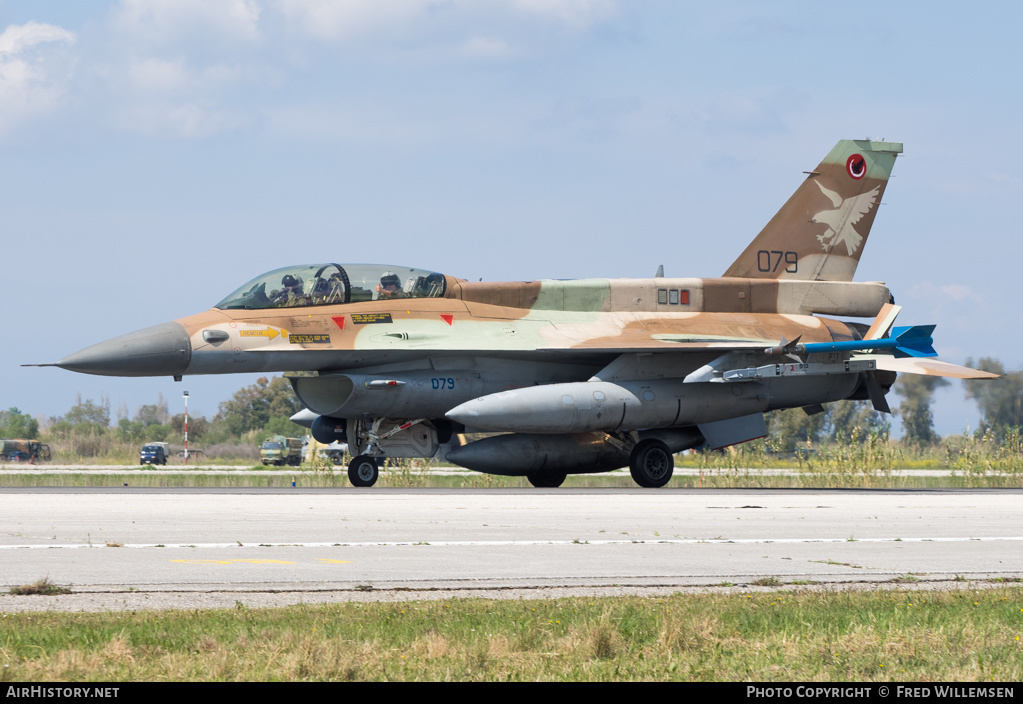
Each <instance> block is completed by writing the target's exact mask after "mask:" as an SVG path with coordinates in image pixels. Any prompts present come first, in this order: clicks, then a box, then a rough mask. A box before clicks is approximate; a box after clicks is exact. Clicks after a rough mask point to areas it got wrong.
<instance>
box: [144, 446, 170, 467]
mask: <svg viewBox="0 0 1023 704" xmlns="http://www.w3.org/2000/svg"><path fill="white" fill-rule="evenodd" d="M169 456H170V443H166V442H147V443H146V444H145V445H143V446H142V449H141V450H140V451H139V464H167V458H168V457H169Z"/></svg>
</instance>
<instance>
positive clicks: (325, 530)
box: [0, 488, 1023, 611]
mask: <svg viewBox="0 0 1023 704" xmlns="http://www.w3.org/2000/svg"><path fill="white" fill-rule="evenodd" d="M1021 499H1023V492H1021V491H1019V490H986V489H977V490H921V491H916V490H867V491H858V490H791V489H785V490H771V489H765V490H749V489H744V490H685V489H669V490H643V489H551V490H538V489H528V490H527V489H454V490H451V489H384V488H377V489H370V490H357V489H352V488H345V489H134V488H112V489H81V488H64V489H39V488H19V489H2V490H0V506H2V511H0V516H2V518H0V522H2V523H0V527H2V535H0V565H2V569H0V587H2V590H3V592H5V594H4V595H3V596H0V611H10V610H21V609H36V608H101V607H100V606H99V605H100V604H102V608H147V607H148V608H162V607H165V606H168V605H169V606H171V607H188V608H191V607H194V606H196V605H221V604H223V603H224V602H226V603H228V604H234V603H235V602H236V601H239V600H245V601H246V603H248V601H249V600H256V601H258V603H293V602H294V601H316V600H324V599H328V600H329V599H348V598H369V597H370V596H371V595H372V598H429V597H430V596H431V595H433V596H436V595H438V594H440V595H445V596H446V595H456V596H467V597H471V596H476V595H492V594H493V593H495V592H497V591H504V592H508V591H509V590H512V591H513V592H514V593H516V594H520V593H523V592H524V593H528V594H532V595H535V596H542V595H543V594H544V593H547V592H549V593H553V594H561V593H568V592H569V591H571V590H579V591H580V593H594V594H600V593H622V592H630V591H634V592H637V593H644V590H646V592H647V593H648V592H649V590H661V591H664V590H666V591H668V592H670V591H673V590H678V589H688V588H700V587H704V588H710V587H718V586H722V585H725V586H727V585H734V586H735V587H740V588H754V587H756V586H757V585H768V586H770V585H781V586H789V587H790V588H791V587H795V586H805V585H816V586H819V587H820V586H823V587H834V588H839V587H843V586H848V585H854V584H860V585H868V586H878V585H900V586H927V585H934V584H939V583H956V582H962V581H964V580H968V581H978V582H991V581H995V582H996V583H997V582H1004V581H1013V580H1015V579H1018V578H1021V577H1023V558H1021V557H1020V556H1021V554H1023V550H1021V548H1023V520H1021V518H1023V509H1021ZM42 577H48V578H49V579H50V581H52V582H54V583H57V584H64V585H71V586H72V589H73V591H74V594H73V595H71V596H68V597H53V598H44V597H13V596H9V595H7V594H6V592H7V591H8V588H9V587H11V586H15V585H20V584H26V583H31V582H35V581H36V580H38V579H40V578H42ZM545 590H547V591H546V592H545ZM566 590H568V591H566ZM256 595H263V596H262V597H261V598H259V599H257V598H256ZM267 595H269V596H267Z"/></svg>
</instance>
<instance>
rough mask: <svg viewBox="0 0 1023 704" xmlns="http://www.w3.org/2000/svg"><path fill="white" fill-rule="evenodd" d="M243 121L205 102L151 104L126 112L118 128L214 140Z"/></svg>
mask: <svg viewBox="0 0 1023 704" xmlns="http://www.w3.org/2000/svg"><path fill="white" fill-rule="evenodd" d="M244 122H245V120H244V119H243V118H242V117H239V116H238V115H235V114H233V113H231V112H230V111H228V110H225V109H222V108H218V107H217V106H215V105H205V104H202V103H187V104H181V105H159V104H148V105H144V106H140V107H135V108H131V109H128V110H125V111H123V112H122V113H121V115H120V118H119V120H118V123H119V126H120V127H121V128H122V129H124V130H127V131H129V132H137V133H139V134H144V135H147V136H151V137H176V138H183V139H202V138H204V137H212V136H213V135H216V134H220V133H222V132H229V131H231V130H234V129H237V128H239V127H241V126H242V125H243V123H244Z"/></svg>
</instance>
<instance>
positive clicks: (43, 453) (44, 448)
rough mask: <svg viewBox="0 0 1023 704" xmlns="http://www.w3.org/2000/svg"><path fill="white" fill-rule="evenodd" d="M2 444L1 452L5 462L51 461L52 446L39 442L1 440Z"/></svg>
mask: <svg viewBox="0 0 1023 704" xmlns="http://www.w3.org/2000/svg"><path fill="white" fill-rule="evenodd" d="M0 444H2V445H3V449H2V450H0V452H2V455H3V459H4V461H13V462H39V461H49V459H50V446H49V445H45V444H43V443H41V442H39V441H38V440H22V439H15V440H0Z"/></svg>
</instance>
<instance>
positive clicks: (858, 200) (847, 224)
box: [810, 181, 880, 256]
mask: <svg viewBox="0 0 1023 704" xmlns="http://www.w3.org/2000/svg"><path fill="white" fill-rule="evenodd" d="M814 183H816V184H817V188H819V189H821V193H823V194H824V195H825V196H827V197H828V200H830V201H831V204H832V205H834V206H835V209H834V210H822V211H820V212H819V213H817V214H816V215H814V216H813V217H812V218H810V221H811V222H816V223H821V224H823V225H827V226H828V229H827V231H826V232H825V233H824V234H823V235H817V241H818V242H820V243H821V247H822V248H823V249H824V251H828V250H830V249H831V248H832V247H834V246H835V245H837V244H839V243H841V242H844V243H845V248H846V251H847V252H848V253H849V255H850V256H852V255H853V253H855V252H856V250H857V249H859V247H860V244H861V243H862V242H863V235H861V234H860V233H858V232H857V231H856V229H855V228H854V227H853V225H855V224H856V223H858V222H859V221H860V220H861V219H862V218H863V216H864V215H866V214H867V213H868V212H870V209H871V208H873V207H874V203H875V202H876V201H877V193H878V190H879V188H880V187H879V186H874V188H873V189H871V190H869V191H867V192H866V193H861V194H860V195H858V196H853V197H852V198H845V199H843V198H842V196H840V195H838V193H836V192H835V191H832V190H830V189H828V188H825V187H824V186H822V185H821V184H820V182H818V181H814Z"/></svg>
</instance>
